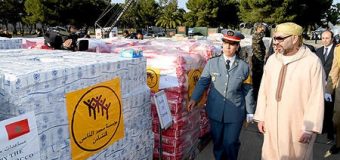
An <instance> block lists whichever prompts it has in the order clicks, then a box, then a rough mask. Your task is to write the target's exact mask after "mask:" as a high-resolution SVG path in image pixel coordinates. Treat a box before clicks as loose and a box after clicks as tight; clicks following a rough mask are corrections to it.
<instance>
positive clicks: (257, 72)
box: [251, 23, 266, 98]
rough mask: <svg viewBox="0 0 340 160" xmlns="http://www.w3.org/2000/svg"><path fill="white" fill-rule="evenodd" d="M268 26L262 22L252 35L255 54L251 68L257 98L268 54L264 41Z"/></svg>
mask: <svg viewBox="0 0 340 160" xmlns="http://www.w3.org/2000/svg"><path fill="white" fill-rule="evenodd" d="M265 31H266V28H265V26H264V25H263V24H262V23H259V24H258V25H256V26H255V32H254V34H253V36H252V49H253V56H252V57H251V70H252V80H253V88H254V97H255V98H257V93H258V91H259V88H260V83H261V77H262V74H263V65H264V57H265V54H266V47H265V46H264V43H263V40H262V39H263V37H264V36H265Z"/></svg>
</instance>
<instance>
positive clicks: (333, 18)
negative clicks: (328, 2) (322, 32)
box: [324, 3, 340, 24]
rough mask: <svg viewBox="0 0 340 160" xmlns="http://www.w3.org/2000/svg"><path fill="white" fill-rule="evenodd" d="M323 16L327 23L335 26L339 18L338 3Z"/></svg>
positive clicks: (339, 4)
mask: <svg viewBox="0 0 340 160" xmlns="http://www.w3.org/2000/svg"><path fill="white" fill-rule="evenodd" d="M324 16H325V19H326V21H327V22H331V23H333V24H337V20H338V19H339V16H340V3H338V4H335V5H332V6H331V7H330V8H329V9H328V10H327V12H326V14H325V15H324Z"/></svg>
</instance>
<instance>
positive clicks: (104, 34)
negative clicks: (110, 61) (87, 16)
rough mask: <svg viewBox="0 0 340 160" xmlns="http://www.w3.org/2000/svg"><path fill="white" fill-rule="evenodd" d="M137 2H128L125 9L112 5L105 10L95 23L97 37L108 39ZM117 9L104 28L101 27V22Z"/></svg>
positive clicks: (129, 0) (128, 0)
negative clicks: (124, 15)
mask: <svg viewBox="0 0 340 160" xmlns="http://www.w3.org/2000/svg"><path fill="white" fill-rule="evenodd" d="M134 1H136V0H126V1H125V3H124V6H123V7H119V6H118V5H119V4H115V5H111V3H110V4H109V5H108V6H107V7H106V8H105V10H104V11H103V13H102V14H101V15H100V16H99V18H98V19H97V20H96V21H95V24H94V25H95V29H96V37H101V38H108V35H109V33H110V32H111V31H112V29H113V28H114V27H115V26H116V24H117V22H118V21H119V19H120V18H121V17H122V15H123V14H124V13H125V12H126V10H127V9H128V8H129V7H130V6H131V4H132V3H133V2H134ZM113 9H116V10H115V11H114V13H113V14H112V16H111V17H110V19H109V20H108V21H107V22H106V23H105V25H104V26H101V25H100V23H99V22H100V21H101V20H102V19H103V18H104V17H105V16H106V15H107V14H108V13H110V12H111V10H113Z"/></svg>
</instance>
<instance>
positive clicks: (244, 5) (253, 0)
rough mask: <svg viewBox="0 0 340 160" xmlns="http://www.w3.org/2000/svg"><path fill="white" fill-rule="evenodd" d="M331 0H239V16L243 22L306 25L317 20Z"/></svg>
mask: <svg viewBox="0 0 340 160" xmlns="http://www.w3.org/2000/svg"><path fill="white" fill-rule="evenodd" d="M331 3H332V0H275V1H272V0H241V1H240V12H239V17H240V19H241V20H242V21H244V22H251V23H255V22H266V23H281V22H286V21H293V22H297V23H299V24H300V25H302V26H307V25H311V24H314V23H315V22H319V21H320V19H321V16H322V14H323V13H325V11H326V10H327V9H328V8H329V7H330V5H331Z"/></svg>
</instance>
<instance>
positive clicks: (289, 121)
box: [254, 22, 325, 160]
mask: <svg viewBox="0 0 340 160" xmlns="http://www.w3.org/2000/svg"><path fill="white" fill-rule="evenodd" d="M302 31H303V30H302V27H301V26H299V25H297V24H295V23H291V22H287V23H282V24H279V25H277V27H276V28H275V30H274V37H273V46H274V52H275V53H274V54H273V55H272V56H270V57H269V59H268V61H267V63H266V65H265V67H264V73H263V77H262V81H261V86H260V90H259V97H258V99H257V108H256V112H255V116H254V119H255V121H257V122H258V129H259V131H260V132H261V133H263V134H264V142H263V146H262V159H270V160H272V159H273V160H281V159H289V160H310V159H313V155H312V153H313V144H314V142H315V138H316V134H320V133H321V131H322V122H323V114H324V100H323V97H324V86H325V73H324V70H323V67H322V64H321V61H320V59H319V58H318V57H317V56H316V55H315V54H314V53H313V52H312V51H311V50H310V49H309V48H308V47H306V46H305V45H303V43H302Z"/></svg>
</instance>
